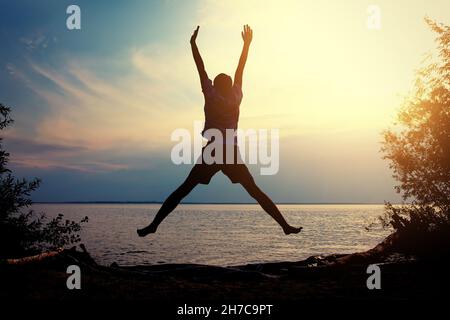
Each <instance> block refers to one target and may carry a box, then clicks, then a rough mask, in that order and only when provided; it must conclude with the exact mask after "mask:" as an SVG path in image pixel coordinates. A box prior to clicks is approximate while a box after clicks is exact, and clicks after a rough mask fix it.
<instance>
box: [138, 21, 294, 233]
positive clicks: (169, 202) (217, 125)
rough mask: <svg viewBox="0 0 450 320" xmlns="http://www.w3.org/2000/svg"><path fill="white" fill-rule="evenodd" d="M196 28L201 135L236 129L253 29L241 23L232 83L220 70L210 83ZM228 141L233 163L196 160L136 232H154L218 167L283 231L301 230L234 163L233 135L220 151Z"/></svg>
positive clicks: (241, 166)
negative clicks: (202, 104) (239, 48)
mask: <svg viewBox="0 0 450 320" xmlns="http://www.w3.org/2000/svg"><path fill="white" fill-rule="evenodd" d="M199 28H200V27H197V29H196V30H195V31H194V34H193V35H192V37H191V41H190V42H191V48H192V54H193V56H194V60H195V64H196V65H197V70H198V73H199V75H200V82H201V86H202V91H203V95H204V97H205V107H204V111H205V127H204V130H203V135H205V134H204V133H205V131H206V130H208V129H218V130H220V131H221V132H224V133H225V131H226V129H233V130H236V129H237V124H238V120H239V105H240V104H241V100H242V75H243V72H244V66H245V62H246V61H247V55H248V50H249V48H250V43H251V42H252V38H253V31H252V29H251V28H250V27H249V26H248V25H245V26H244V30H243V31H242V39H243V40H244V46H243V48H242V53H241V57H240V58H239V64H238V67H237V69H236V73H235V75H234V83H232V80H231V77H230V76H228V75H226V74H224V73H221V74H219V75H218V76H216V77H215V78H214V83H212V82H211V80H210V79H209V78H208V75H207V73H206V71H205V66H204V64H203V60H202V57H201V56H200V52H199V51H198V48H197V44H196V42H195V41H196V39H197V35H198V30H199ZM211 142H212V141H211V140H210V141H208V143H207V145H206V146H208V144H209V143H211ZM229 143H230V144H233V147H232V148H233V149H234V160H235V161H231V162H234V163H228V161H226V163H225V161H222V162H221V163H216V162H213V163H212V164H207V163H205V161H197V163H196V164H195V166H194V167H193V168H192V170H191V172H190V173H189V175H188V177H187V178H186V180H185V181H184V182H183V183H182V184H181V186H179V187H178V189H176V190H175V191H174V192H173V193H172V194H171V195H170V196H169V197H168V198H167V199H166V200H165V201H164V203H163V205H162V206H161V208H160V209H159V211H158V213H157V214H156V216H155V218H154V220H153V222H152V223H150V224H149V225H148V226H147V227H145V228H143V229H138V230H137V233H138V234H139V236H141V237H144V236H146V235H148V234H149V233H154V232H156V229H157V228H158V226H159V224H160V223H161V222H162V221H163V220H164V218H166V217H167V216H168V215H169V213H171V212H172V211H173V210H174V209H175V208H176V206H177V205H178V204H179V203H180V201H181V200H182V199H183V198H184V197H186V196H187V195H188V194H189V193H190V192H191V191H192V190H193V189H194V188H195V186H197V185H198V184H209V182H210V181H211V178H212V177H213V176H214V174H216V173H217V172H218V171H222V172H223V173H224V174H225V175H226V176H228V178H229V179H230V180H231V182H232V183H240V184H241V185H242V186H243V187H244V188H245V190H246V191H247V192H248V193H249V194H250V196H252V197H253V198H254V199H255V200H256V201H258V203H259V204H260V205H261V207H262V208H263V209H264V210H265V211H266V212H267V213H268V214H269V215H270V216H271V217H272V218H274V219H275V221H276V222H278V224H279V225H280V226H281V227H282V228H283V231H284V233H285V234H290V233H299V232H300V231H301V230H302V228H301V227H299V228H296V227H293V226H291V225H289V224H288V223H287V222H286V220H285V219H284V218H283V216H282V215H281V213H280V211H279V210H278V208H277V206H276V205H275V204H274V203H273V201H272V200H270V198H269V197H268V196H267V195H266V194H265V193H264V192H262V191H261V189H260V188H259V187H258V186H257V185H256V183H255V181H254V180H253V177H252V175H251V174H250V171H249V170H248V168H247V166H246V165H245V164H244V163H243V162H242V161H240V163H238V161H237V157H240V155H239V150H238V147H237V141H236V139H233V141H231V142H230V141H225V140H224V141H223V146H224V148H223V154H225V153H226V150H227V148H226V147H225V146H226V144H229ZM206 146H205V147H204V148H203V151H202V155H201V158H202V159H203V157H204V150H205V148H206ZM227 160H228V159H227Z"/></svg>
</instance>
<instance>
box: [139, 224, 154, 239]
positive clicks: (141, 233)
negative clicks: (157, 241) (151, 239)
mask: <svg viewBox="0 0 450 320" xmlns="http://www.w3.org/2000/svg"><path fill="white" fill-rule="evenodd" d="M155 232H156V227H154V226H152V225H149V226H147V227H145V228H142V229H137V234H138V235H139V237H145V236H146V235H148V234H150V233H155Z"/></svg>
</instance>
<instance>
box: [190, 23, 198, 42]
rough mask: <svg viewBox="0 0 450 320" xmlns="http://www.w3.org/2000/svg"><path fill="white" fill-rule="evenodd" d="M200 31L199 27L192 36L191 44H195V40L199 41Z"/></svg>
mask: <svg viewBox="0 0 450 320" xmlns="http://www.w3.org/2000/svg"><path fill="white" fill-rule="evenodd" d="M198 29H200V26H197V29H195V30H194V33H193V34H192V36H191V44H192V43H195V40H197V34H198Z"/></svg>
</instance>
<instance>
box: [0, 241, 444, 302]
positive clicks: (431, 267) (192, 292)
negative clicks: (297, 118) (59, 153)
mask: <svg viewBox="0 0 450 320" xmlns="http://www.w3.org/2000/svg"><path fill="white" fill-rule="evenodd" d="M380 252H381V251H380V249H379V248H374V249H372V250H370V251H368V252H365V253H360V254H352V255H331V256H327V257H311V258H309V259H306V260H304V261H298V262H283V263H266V264H253V265H245V266H237V267H228V268H222V267H214V266H204V265H190V264H188V265H169V264H166V265H155V266H135V267H119V266H110V267H106V266H99V265H97V264H96V263H95V262H94V261H93V260H92V259H91V258H90V256H89V255H88V253H87V252H83V251H79V250H75V249H72V250H65V251H63V252H62V253H60V254H57V255H56V256H53V257H49V258H46V259H41V260H39V261H28V262H26V263H21V264H14V265H11V264H6V262H5V261H3V263H2V264H0V283H1V286H0V301H3V302H5V301H7V300H16V301H17V300H38V301H46V300H58V301H62V302H64V301H78V302H82V301H91V300H95V301H98V300H100V301H102V300H118V299H120V300H122V301H123V300H132V301H135V300H139V301H142V300H151V301H152V303H153V304H158V303H161V304H171V305H174V306H178V305H180V306H183V305H184V304H188V305H189V304H191V305H193V304H196V305H199V304H219V305H220V304H224V303H240V304H246V303H251V302H254V303H269V304H274V305H277V304H289V303H295V302H296V301H301V300H303V301H306V300H309V301H312V300H324V299H325V300H336V299H337V300H355V301H371V300H373V301H378V302H380V301H382V300H396V301H397V300H406V299H415V300H416V299H420V300H425V299H435V298H440V299H442V298H443V296H442V295H443V294H444V293H445V292H446V291H447V288H448V285H449V284H450V276H448V267H447V264H445V263H441V262H438V261H430V260H417V259H414V258H412V257H406V256H404V255H400V254H395V253H389V254H381V253H380ZM372 263H378V265H379V267H380V269H381V289H380V290H376V289H374V290H369V289H368V288H367V285H366V281H367V278H368V277H369V276H370V274H367V272H366V270H367V267H368V265H369V264H372ZM72 264H75V265H78V266H80V268H81V286H82V287H81V290H68V289H67V286H66V280H67V278H68V276H69V275H68V274H67V273H66V270H67V267H68V266H69V265H72Z"/></svg>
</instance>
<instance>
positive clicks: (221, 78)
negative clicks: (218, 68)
mask: <svg viewBox="0 0 450 320" xmlns="http://www.w3.org/2000/svg"><path fill="white" fill-rule="evenodd" d="M232 87H233V80H232V79H231V77H230V76H229V75H227V74H225V73H220V74H218V75H217V76H216V77H215V78H214V88H215V89H216V90H217V91H218V92H219V93H220V94H221V95H222V96H227V95H228V93H229V92H230V91H231V88H232Z"/></svg>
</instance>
